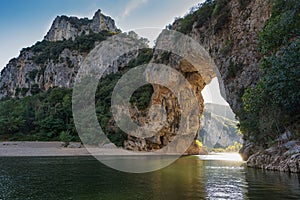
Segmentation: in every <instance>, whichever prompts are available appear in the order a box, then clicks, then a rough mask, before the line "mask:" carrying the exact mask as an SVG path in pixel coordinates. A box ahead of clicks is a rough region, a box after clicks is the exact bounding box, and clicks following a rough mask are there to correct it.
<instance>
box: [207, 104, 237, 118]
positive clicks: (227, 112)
mask: <svg viewBox="0 0 300 200" xmlns="http://www.w3.org/2000/svg"><path fill="white" fill-rule="evenodd" d="M204 109H205V110H206V111H207V112H211V113H214V114H216V115H219V116H223V117H225V118H228V119H231V120H236V119H235V114H234V113H233V112H232V110H231V108H230V107H229V106H227V105H220V104H213V103H206V104H205V105H204Z"/></svg>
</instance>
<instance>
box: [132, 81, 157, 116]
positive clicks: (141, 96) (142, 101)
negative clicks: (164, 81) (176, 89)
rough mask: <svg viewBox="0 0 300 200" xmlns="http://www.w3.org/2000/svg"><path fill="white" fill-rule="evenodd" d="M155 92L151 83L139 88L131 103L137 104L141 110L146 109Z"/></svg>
mask: <svg viewBox="0 0 300 200" xmlns="http://www.w3.org/2000/svg"><path fill="white" fill-rule="evenodd" d="M152 93H153V87H152V85H151V84H147V85H144V86H142V87H140V88H139V89H137V90H136V91H135V92H134V93H133V95H132V97H131V98H130V103H131V104H135V105H137V107H138V109H139V110H144V109H146V108H147V107H148V106H149V103H150V101H151V97H152Z"/></svg>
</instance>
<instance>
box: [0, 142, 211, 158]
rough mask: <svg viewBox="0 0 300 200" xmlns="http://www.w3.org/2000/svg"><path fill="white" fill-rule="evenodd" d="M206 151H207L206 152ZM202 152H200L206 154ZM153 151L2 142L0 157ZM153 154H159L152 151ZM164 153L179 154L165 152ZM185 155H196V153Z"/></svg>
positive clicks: (135, 153)
mask: <svg viewBox="0 0 300 200" xmlns="http://www.w3.org/2000/svg"><path fill="white" fill-rule="evenodd" d="M204 153H206V152H204ZM204 153H202V152H200V153H199V154H204ZM149 154H151V152H138V151H137V152H134V151H126V150H123V149H122V148H117V147H116V146H115V145H114V144H112V143H110V144H105V145H103V146H102V147H98V146H86V145H85V146H83V145H82V144H81V143H80V142H70V144H69V145H68V146H67V147H65V143H64V142H38V141H37V142H29V141H22V142H0V157H44V156H91V155H149ZM152 155H159V154H158V153H156V152H152ZM164 155H178V154H174V153H164ZM184 155H196V154H195V151H194V153H193V154H192V153H189V154H184ZM197 155H198V154H197Z"/></svg>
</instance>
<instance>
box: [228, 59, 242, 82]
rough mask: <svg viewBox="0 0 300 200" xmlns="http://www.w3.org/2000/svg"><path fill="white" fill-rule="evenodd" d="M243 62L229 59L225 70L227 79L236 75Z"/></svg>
mask: <svg viewBox="0 0 300 200" xmlns="http://www.w3.org/2000/svg"><path fill="white" fill-rule="evenodd" d="M242 67H243V64H242V63H234V62H233V61H231V60H230V62H229V66H228V70H227V74H226V75H227V79H231V78H234V77H236V75H237V73H238V71H239V70H240V69H242Z"/></svg>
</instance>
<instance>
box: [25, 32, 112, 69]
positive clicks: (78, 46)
mask: <svg viewBox="0 0 300 200" xmlns="http://www.w3.org/2000/svg"><path fill="white" fill-rule="evenodd" d="M114 34H115V33H113V32H109V31H106V30H105V31H101V32H100V33H93V32H91V33H90V34H88V35H81V36H78V37H76V38H75V40H74V41H73V40H72V39H69V40H62V41H47V40H43V41H41V42H37V43H36V44H34V45H33V46H32V47H28V48H24V49H22V51H29V50H30V51H32V52H33V53H35V56H34V57H33V58H32V59H33V61H34V62H35V63H37V64H44V63H46V62H47V61H49V60H53V61H54V62H59V55H60V54H61V53H62V51H63V50H64V49H69V50H71V51H73V50H76V51H79V52H80V53H88V52H90V51H91V50H92V49H93V48H94V47H95V43H96V42H101V41H103V40H106V39H107V37H110V36H112V35H114Z"/></svg>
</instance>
